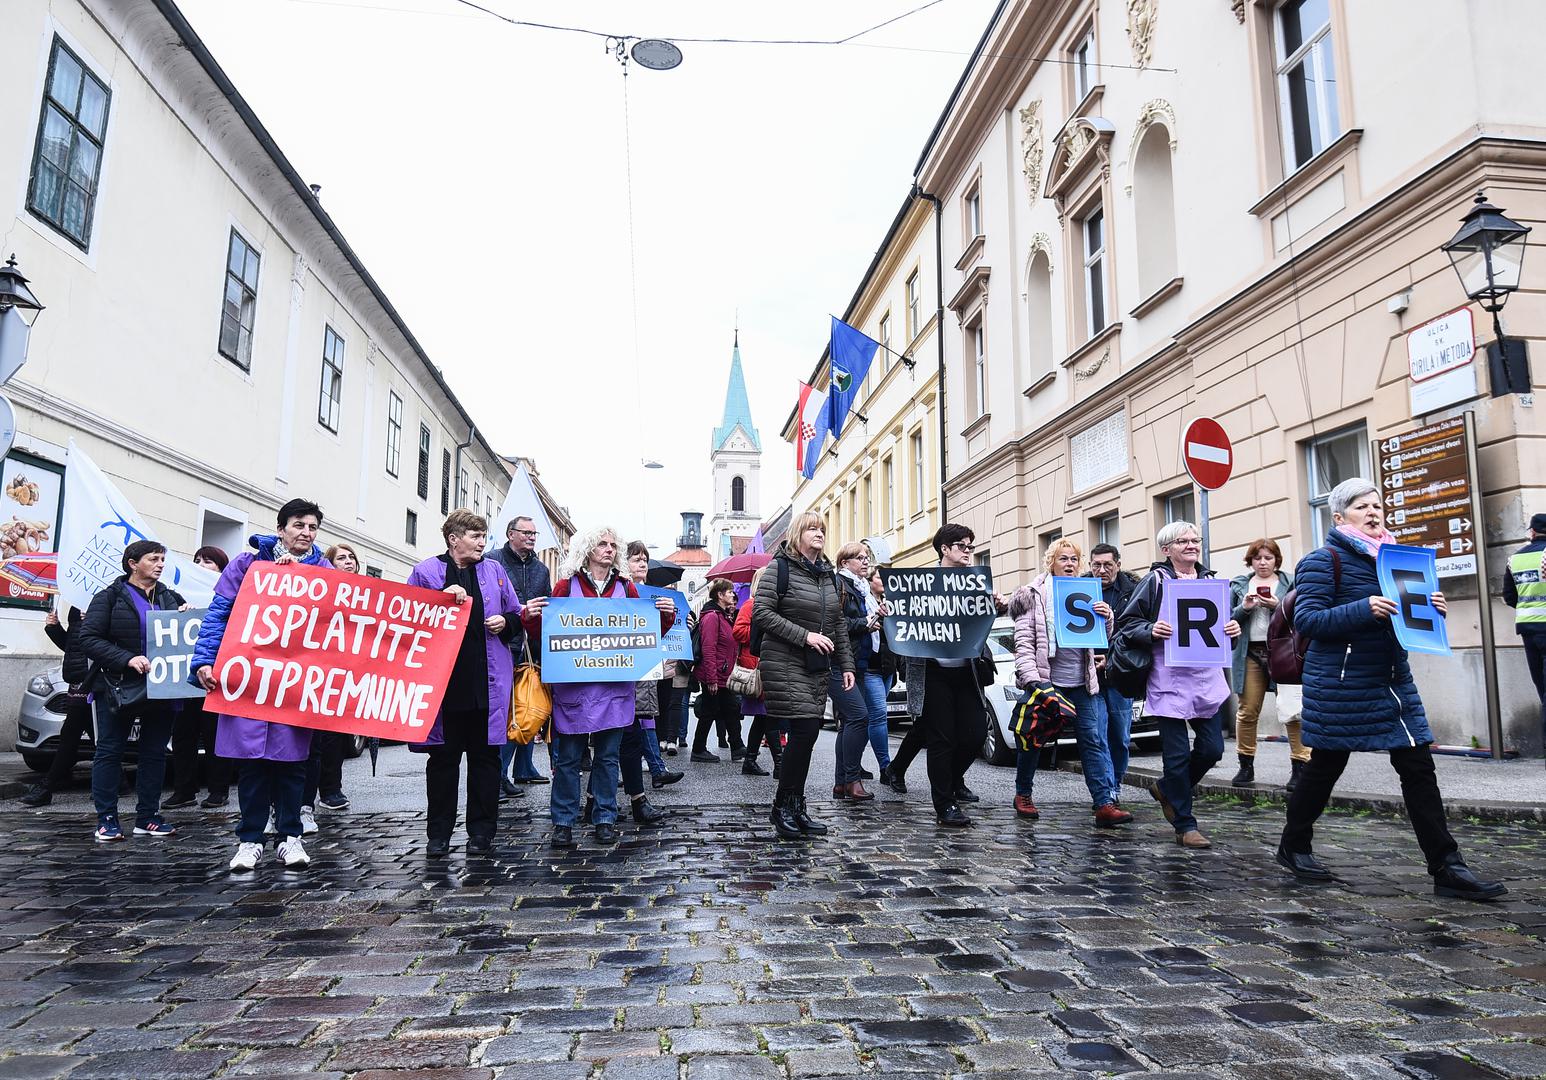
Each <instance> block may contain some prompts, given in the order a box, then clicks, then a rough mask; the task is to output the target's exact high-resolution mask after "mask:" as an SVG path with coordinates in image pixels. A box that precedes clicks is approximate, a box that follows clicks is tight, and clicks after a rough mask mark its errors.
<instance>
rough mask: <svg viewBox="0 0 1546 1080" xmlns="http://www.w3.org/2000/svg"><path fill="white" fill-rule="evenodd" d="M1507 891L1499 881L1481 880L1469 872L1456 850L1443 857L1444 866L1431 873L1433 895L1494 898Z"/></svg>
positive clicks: (1469, 898)
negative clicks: (1435, 872)
mask: <svg viewBox="0 0 1546 1080" xmlns="http://www.w3.org/2000/svg"><path fill="white" fill-rule="evenodd" d="M1507 892H1508V889H1506V888H1505V887H1504V885H1503V883H1502V882H1501V881H1483V880H1482V879H1481V878H1479V877H1477V876H1476V875H1475V874H1473V873H1471V869H1470V867H1468V866H1466V864H1465V860H1464V859H1462V858H1461V857H1460V853H1459V852H1458V851H1457V852H1455V853H1453V854H1451V855H1447V856H1445V858H1444V868H1443V869H1442V870H1440V871H1439V872H1438V873H1437V874H1434V875H1433V895H1435V896H1453V897H1455V898H1457V899H1460V900H1494V899H1496V898H1498V897H1500V896H1503V895H1505V894H1506V893H1507Z"/></svg>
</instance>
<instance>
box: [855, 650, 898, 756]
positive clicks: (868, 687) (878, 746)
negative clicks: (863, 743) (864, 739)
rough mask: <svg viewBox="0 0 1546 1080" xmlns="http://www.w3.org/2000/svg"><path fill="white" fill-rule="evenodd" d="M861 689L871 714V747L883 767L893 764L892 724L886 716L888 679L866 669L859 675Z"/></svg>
mask: <svg viewBox="0 0 1546 1080" xmlns="http://www.w3.org/2000/svg"><path fill="white" fill-rule="evenodd" d="M859 691H860V692H861V693H862V694H863V695H864V704H865V706H866V707H867V709H868V711H869V714H870V749H871V750H873V751H875V764H876V765H879V766H880V767H881V768H882V769H884V768H887V767H888V766H890V764H891V726H890V721H889V720H888V719H887V718H886V680H885V679H884V678H882V677H881V676H879V675H876V674H874V673H872V672H868V671H866V672H865V673H864V674H863V675H861V676H860V677H859Z"/></svg>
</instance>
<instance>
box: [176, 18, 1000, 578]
mask: <svg viewBox="0 0 1546 1080" xmlns="http://www.w3.org/2000/svg"><path fill="white" fill-rule="evenodd" d="M921 2H922V0H840V2H833V0H782V2H780V3H778V4H751V3H735V4H729V3H725V2H723V0H719V2H712V0H656V2H654V3H649V4H644V3H639V2H638V0H634V2H632V3H629V2H624V0H590V2H587V3H584V4H580V3H575V2H573V0H568V2H558V0H523V2H519V3H517V2H515V0H483V3H484V6H486V7H489V8H492V9H494V10H497V11H500V12H503V13H505V14H507V15H510V16H511V17H514V18H520V19H528V20H535V21H541V22H553V23H564V24H569V25H583V26H585V27H589V28H594V29H598V30H602V31H606V32H613V33H623V34H630V35H636V36H644V37H670V36H673V35H674V36H679V37H689V36H692V37H775V38H798V39H826V38H837V37H843V36H845V35H847V34H850V33H853V32H856V31H858V30H861V29H863V28H865V27H867V26H870V25H873V24H875V23H878V22H880V21H882V20H884V19H887V18H890V17H892V16H894V15H897V14H900V13H902V12H904V11H906V10H908V9H910V8H913V7H916V6H918V4H919V3H921ZM179 3H180V6H181V7H182V9H183V11H184V12H185V13H186V14H187V16H188V18H189V20H190V21H191V22H192V23H193V25H194V27H195V29H196V30H197V31H198V33H199V34H200V36H202V37H203V38H204V40H205V42H206V43H207V44H208V45H209V46H210V49H211V50H212V51H213V52H214V54H215V56H216V58H217V59H218V60H219V61H220V63H221V65H222V66H223V67H224V68H225V69H226V71H227V73H228V74H229V75H230V76H231V78H232V80H233V81H234V82H235V83H236V86H237V88H238V89H239V90H240V91H241V92H242V94H243V95H244V96H245V97H246V98H247V99H248V101H249V102H251V103H252V105H253V107H254V108H255V109H256V111H257V113H258V115H259V116H260V117H261V118H262V120H263V122H264V124H265V125H266V126H267V127H268V128H269V130H270V131H271V132H272V133H273V135H274V137H275V139H276V140H277V141H278V143H279V145H280V146H281V147H282V148H283V149H284V151H285V153H286V154H287V155H288V156H289V158H290V159H291V161H292V162H294V164H295V166H296V167H297V168H298V169H299V170H300V173H301V175H302V176H304V177H305V178H306V180H307V182H309V183H318V184H321V185H322V199H323V203H324V205H325V206H326V207H327V209H328V212H329V213H330V214H331V215H332V216H333V218H334V219H335V220H336V221H337V222H338V224H339V226H340V228H342V229H343V231H344V234H345V235H346V236H347V237H348V238H349V241H350V243H351V244H352V245H353V246H354V248H355V250H356V251H357V252H359V254H360V256H361V258H362V259H363V260H364V261H365V264H366V265H367V266H368V267H369V268H370V270H371V272H372V273H373V274H374V275H375V276H376V278H377V280H378V281H380V282H381V284H382V286H383V287H384V288H385V290H386V292H387V295H388V296H390V297H391V298H392V300H393V302H394V303H395V304H396V305H397V308H398V310H399V311H400V312H401V313H402V314H403V317H404V319H405V320H406V321H407V323H408V325H409V326H410V327H411V328H412V329H413V331H414V333H415V335H416V336H417V337H418V338H419V340H420V342H421V343H422V344H423V345H424V347H425V349H426V350H427V352H428V353H429V355H430V357H431V358H432V359H433V360H434V361H435V362H436V363H437V364H438V365H439V366H440V367H441V368H442V369H443V370H444V371H445V373H446V376H447V378H448V379H449V381H450V383H451V385H452V387H453V388H454V389H455V391H456V393H457V396H458V397H459V398H461V400H462V403H463V404H464V405H465V406H466V407H467V409H468V411H469V412H471V413H472V416H473V419H474V420H475V421H476V422H477V423H478V425H479V427H480V428H481V429H482V430H483V431H484V433H485V434H486V436H487V437H488V439H489V441H490V442H491V443H492V444H493V445H494V447H495V448H496V449H498V450H499V451H500V452H502V453H507V454H522V455H530V456H532V457H534V458H535V459H536V461H537V465H538V468H539V470H540V472H541V474H542V480H543V482H544V483H545V484H547V486H548V487H549V489H550V490H552V491H553V493H554V494H555V496H556V497H557V498H558V500H559V501H560V502H561V503H563V504H565V505H566V506H568V507H569V509H570V511H571V513H572V514H573V516H574V519H575V523H576V525H577V526H579V527H580V528H582V529H583V528H586V527H587V526H589V525H594V524H597V523H599V522H601V521H605V522H606V523H609V524H614V525H616V526H617V527H618V528H620V529H621V530H622V531H623V532H624V533H625V534H627V535H629V536H637V535H639V534H640V532H641V531H642V532H644V533H645V535H646V539H647V540H648V541H649V542H650V543H651V544H654V545H658V546H660V547H661V548H662V549H663V551H664V552H669V551H670V550H672V549H673V548H674V547H675V539H676V535H677V533H678V531H679V525H680V519H679V517H678V514H679V512H680V511H682V510H689V509H697V510H703V511H709V510H710V509H711V507H710V505H709V504H710V498H711V483H710V474H709V463H708V451H709V436H710V432H711V430H712V428H713V427H714V425H716V424H717V423H718V422H719V418H720V414H721V411H722V408H723V404H724V395H725V383H726V378H727V375H728V371H729V362H730V346H731V336H732V330H733V328H734V323H735V319H736V311H737V309H739V311H740V326H741V357H742V361H743V363H744V365H745V368H746V377H747V385H748V389H749V391H750V396H751V404H752V413H753V416H754V418H755V421H756V423H757V426H758V427H759V429H760V431H761V435H762V441H763V449H764V455H763V469H762V498H761V506H760V507H757V508H756V509H758V510H759V511H760V512H761V513H762V514H763V516H767V515H769V514H771V513H772V512H773V511H774V510H776V509H777V508H778V507H779V506H781V505H782V504H783V502H784V500H785V499H787V498H788V496H789V493H790V491H792V490H793V486H794V485H793V479H794V463H793V455H792V451H791V450H790V448H789V446H788V445H787V444H785V443H783V442H782V441H781V440H780V439H779V436H778V431H779V427H780V426H781V425H782V423H783V421H784V418H785V417H786V416H787V415H788V413H789V410H790V409H791V408H792V407H793V405H794V401H795V394H796V390H797V387H796V383H797V381H798V380H799V379H802V378H804V377H805V376H807V375H808V374H809V373H810V370H811V368H812V367H813V366H814V365H815V363H816V361H817V359H818V358H819V357H820V355H821V350H822V348H823V347H824V345H825V344H826V336H827V329H828V320H827V316H828V314H829V313H831V314H837V315H841V314H842V312H843V308H844V307H845V306H846V304H847V303H848V299H849V297H850V296H851V295H852V294H853V291H854V289H855V288H856V286H857V285H858V281H859V276H860V275H861V274H862V273H863V272H864V269H865V267H866V266H867V265H868V263H869V260H870V258H871V256H872V255H873V253H874V251H875V248H876V247H877V246H878V245H879V244H880V242H881V240H882V239H883V238H884V235H885V229H886V227H887V225H889V224H890V222H891V219H892V217H893V216H894V215H895V213H896V211H897V209H898V207H900V205H901V202H902V199H903V197H904V196H905V195H906V193H907V191H908V188H909V187H910V185H911V182H912V167H913V164H914V162H915V161H916V159H917V156H918V154H919V152H920V151H921V149H922V147H923V142H924V139H925V138H927V136H928V133H929V131H930V130H931V129H932V127H933V125H934V122H935V120H936V119H937V118H938V116H939V113H940V110H941V109H942V108H943V107H944V104H945V101H946V98H947V96H948V94H949V92H950V89H951V87H953V86H954V84H955V81H956V79H957V78H958V77H959V75H960V73H961V70H962V67H963V66H964V64H965V63H966V60H967V57H968V55H969V53H970V51H971V48H972V46H973V45H974V44H975V43H976V41H977V38H978V37H979V36H980V34H981V32H982V30H983V27H984V26H985V25H986V23H987V19H988V17H989V15H990V14H991V13H992V9H993V0H942V2H939V3H937V4H936V5H935V6H933V7H931V8H929V9H928V10H927V11H924V12H921V13H919V14H917V15H913V16H911V17H909V18H907V19H904V20H903V21H901V22H899V23H898V24H896V25H895V26H891V27H887V28H886V29H884V30H881V31H878V32H876V33H875V34H873V35H870V36H868V37H866V38H864V39H863V41H864V42H865V43H866V44H865V46H860V45H857V44H855V45H848V46H841V47H821V46H761V45H757V46H754V45H709V44H686V43H684V44H683V45H682V50H683V53H684V54H685V61H684V63H683V64H682V66H681V67H679V68H677V69H676V70H674V71H669V72H653V71H646V70H643V69H639V68H637V67H636V66H634V65H630V69H629V70H630V72H631V74H630V75H629V76H628V99H629V114H630V116H631V130H632V148H633V204H634V237H635V247H636V251H637V256H636V257H637V288H638V311H639V316H638V352H637V356H638V360H637V363H636V362H635V347H634V340H635V339H634V331H633V298H632V293H631V289H630V282H631V280H632V279H633V275H632V274H630V269H629V243H628V214H627V185H626V183H625V170H624V150H623V147H624V139H623V134H624V130H625V128H624V123H623V86H622V75H621V69H620V67H619V65H618V63H617V62H616V61H615V60H614V59H612V58H611V57H610V56H609V55H607V53H606V52H605V47H604V44H603V42H602V41H601V39H599V38H595V37H589V36H583V35H578V34H562V33H555V32H551V31H544V30H535V29H526V28H517V27H512V26H509V25H508V24H506V23H503V22H500V21H498V20H495V19H492V18H489V17H488V16H485V15H480V14H478V13H476V12H474V11H471V10H469V9H467V8H465V7H462V6H460V5H458V4H457V3H455V2H454V0H179ZM874 46H886V47H874ZM346 377H347V374H346ZM646 457H647V458H653V459H656V460H659V461H660V462H662V463H663V464H664V465H665V468H664V469H663V470H649V471H646V470H644V469H642V468H641V467H640V465H639V461H640V459H641V458H646Z"/></svg>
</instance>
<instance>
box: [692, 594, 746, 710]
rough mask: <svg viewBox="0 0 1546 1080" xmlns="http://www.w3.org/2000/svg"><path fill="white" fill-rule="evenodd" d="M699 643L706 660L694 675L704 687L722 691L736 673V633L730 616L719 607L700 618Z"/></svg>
mask: <svg viewBox="0 0 1546 1080" xmlns="http://www.w3.org/2000/svg"><path fill="white" fill-rule="evenodd" d="M698 641H699V643H700V644H701V645H702V648H703V659H702V660H699V661H698V667H697V669H696V670H695V671H694V672H693V674H694V675H696V676H697V677H698V681H699V682H701V683H702V684H703V685H704V686H707V687H712V688H715V689H719V690H723V689H724V688H725V683H727V682H728V681H730V672H732V671H733V670H735V655H736V651H737V647H736V643H735V629H734V627H732V626H731V624H730V616H728V615H726V614H725V613H724V612H723V611H721V610H719V608H717V607H712V606H710V607H708V608H706V609H705V610H704V612H703V614H702V615H700V616H698Z"/></svg>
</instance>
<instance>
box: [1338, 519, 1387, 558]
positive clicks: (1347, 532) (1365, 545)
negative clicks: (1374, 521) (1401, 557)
mask: <svg viewBox="0 0 1546 1080" xmlns="http://www.w3.org/2000/svg"><path fill="white" fill-rule="evenodd" d="M1337 532H1339V533H1341V534H1342V535H1343V536H1345V537H1347V538H1348V539H1349V540H1352V541H1353V542H1355V543H1356V544H1358V546H1359V548H1360V549H1361V550H1363V551H1365V552H1367V553H1368V555H1369V557H1370V558H1371V559H1372V558H1377V557H1378V556H1379V553H1380V545H1381V544H1394V543H1395V542H1396V538H1395V535H1394V534H1392V533H1391V532H1390V530H1389V529H1381V530H1380V535H1379V536H1370V535H1369V534H1368V533H1366V532H1364V531H1363V530H1362V529H1360V528H1358V527H1357V526H1355V525H1338V526H1337Z"/></svg>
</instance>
